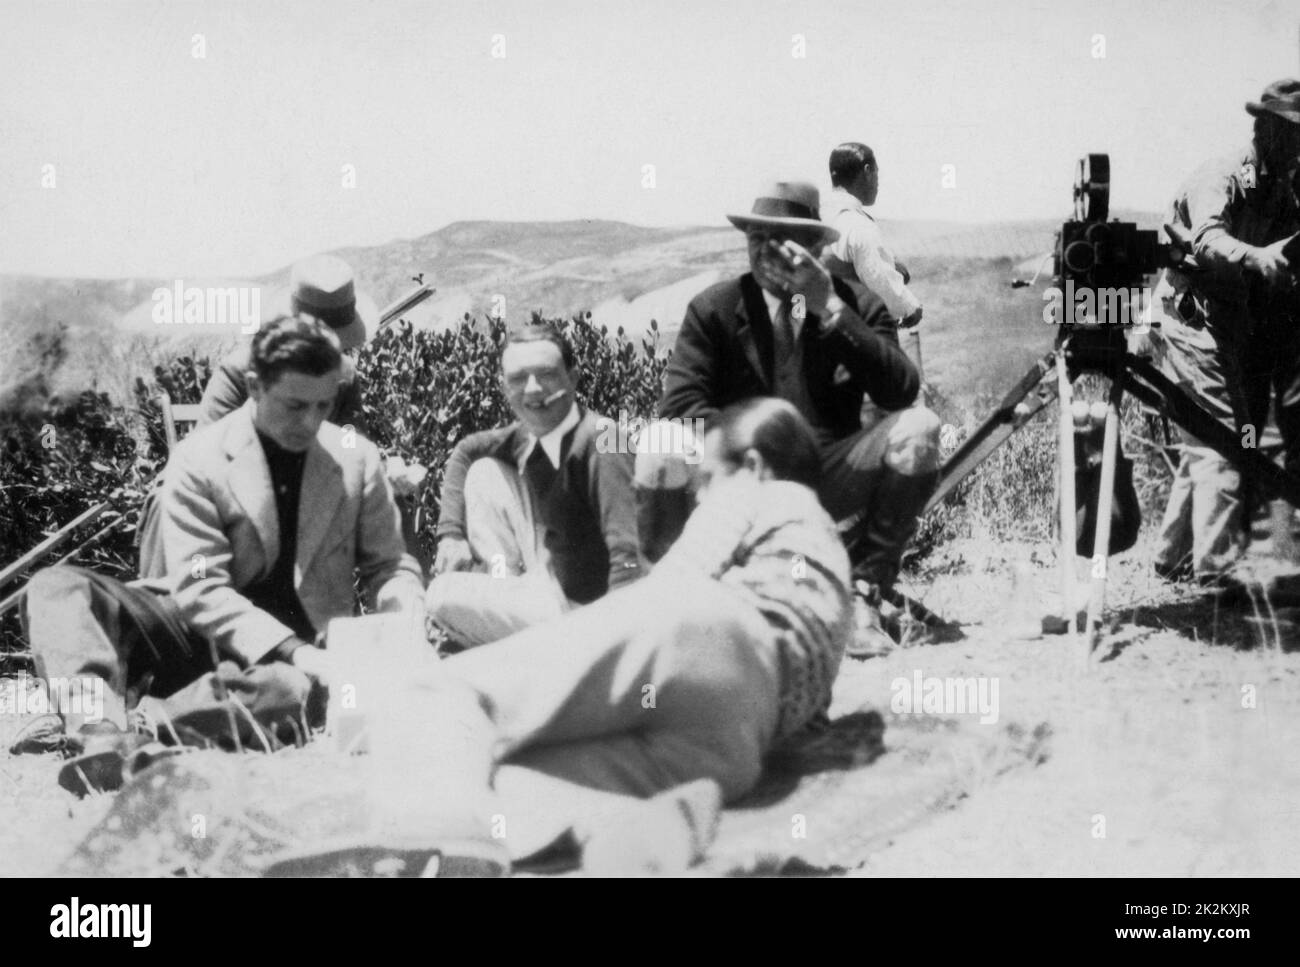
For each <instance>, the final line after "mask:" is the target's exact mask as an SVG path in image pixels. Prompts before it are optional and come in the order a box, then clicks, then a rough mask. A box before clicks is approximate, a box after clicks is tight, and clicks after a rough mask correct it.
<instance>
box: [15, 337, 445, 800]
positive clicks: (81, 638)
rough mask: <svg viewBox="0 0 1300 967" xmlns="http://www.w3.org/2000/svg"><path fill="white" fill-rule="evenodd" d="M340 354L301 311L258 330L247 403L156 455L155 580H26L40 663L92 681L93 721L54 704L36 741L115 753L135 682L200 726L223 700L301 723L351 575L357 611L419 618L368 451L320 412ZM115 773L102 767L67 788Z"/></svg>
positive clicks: (64, 573) (99, 783)
mask: <svg viewBox="0 0 1300 967" xmlns="http://www.w3.org/2000/svg"><path fill="white" fill-rule="evenodd" d="M341 362H342V356H341V353H340V349H339V342H338V338H337V336H335V335H334V334H333V333H332V332H331V331H330V330H329V329H328V328H327V327H326V326H325V325H324V324H322V323H321V322H319V321H318V320H316V319H313V318H307V317H301V316H282V317H280V318H278V319H275V320H274V321H272V322H271V323H269V324H267V325H265V326H263V327H262V329H261V330H260V331H259V332H258V334H257V336H256V337H255V338H254V340H253V345H252V375H251V376H250V379H249V389H250V393H251V398H250V400H249V401H248V402H247V403H246V404H245V405H244V406H243V407H241V408H240V409H239V410H236V411H235V412H233V413H231V414H229V415H228V416H226V417H224V418H223V419H221V420H219V421H218V422H217V423H215V424H213V425H211V426H209V427H205V428H202V429H200V430H197V431H195V432H194V433H192V434H190V436H189V437H187V438H186V439H185V441H184V442H183V443H181V445H180V446H179V447H177V449H176V450H175V452H174V453H173V456H172V459H171V460H170V461H169V463H168V467H167V482H166V485H165V487H164V489H163V492H162V497H161V507H160V513H161V524H162V528H161V529H162V538H163V540H162V545H163V553H164V562H163V565H164V566H163V568H162V571H163V573H164V576H163V577H162V578H161V579H160V580H157V581H154V582H149V583H150V587H143V586H128V585H125V584H122V583H121V582H118V581H114V580H112V579H109V578H105V577H102V576H99V575H96V574H93V573H91V572H89V571H85V570H82V569H80V568H73V567H53V568H49V569H47V570H45V571H43V572H41V573H39V574H37V575H36V576H35V577H34V578H33V579H32V581H31V583H30V585H29V589H28V593H27V599H26V607H25V611H24V619H25V623H26V627H27V631H28V637H29V640H30V641H31V645H32V650H33V652H34V653H35V656H36V660H37V664H38V669H39V670H40V673H41V674H42V675H43V676H46V677H55V678H60V679H63V678H69V679H71V680H74V681H81V682H83V683H84V682H87V681H92V682H93V680H94V679H101V680H102V681H103V682H104V683H105V684H106V686H107V688H106V689H103V688H102V686H101V688H100V693H101V694H103V693H104V692H106V693H107V697H106V700H105V703H104V704H105V707H104V708H103V709H102V719H103V721H102V722H90V723H89V724H88V723H87V721H86V720H87V716H85V715H84V714H83V715H70V714H67V712H66V710H65V714H64V715H63V716H62V719H63V721H62V723H61V724H62V726H63V729H62V731H63V742H62V745H61V746H59V745H58V743H57V742H53V741H51V742H48V743H47V746H46V747H62V748H64V749H65V751H71V752H72V753H83V752H84V753H85V754H86V755H92V754H94V755H97V753H95V752H94V750H93V749H92V748H91V746H93V745H96V744H99V745H104V744H107V745H110V746H111V747H112V749H115V750H117V751H118V752H123V753H124V752H126V751H129V750H130V748H131V747H132V746H134V745H136V744H138V743H136V742H134V741H133V740H134V739H135V738H136V736H134V735H133V734H131V733H129V732H127V731H126V730H127V728H128V710H130V709H131V708H132V707H134V706H135V705H137V704H138V703H140V700H141V699H142V698H144V697H146V696H148V697H149V698H150V705H149V708H150V710H151V711H156V712H161V713H162V714H163V715H165V717H167V718H168V719H171V720H172V721H174V722H176V723H178V724H180V725H181V726H183V727H190V728H192V730H193V731H195V732H197V733H198V734H199V735H200V736H206V737H211V735H212V732H213V731H214V730H215V731H217V732H218V737H219V738H220V737H226V736H223V735H221V734H220V733H221V731H222V728H223V727H224V723H226V722H230V721H235V720H239V716H236V717H235V718H234V719H232V717H231V715H230V714H229V712H230V711H231V710H230V709H229V708H227V707H226V703H225V702H224V701H223V699H225V698H226V696H233V697H235V698H238V699H239V701H240V702H242V703H243V704H244V705H245V707H246V708H247V710H248V711H249V712H251V713H252V717H253V718H255V719H258V720H259V721H260V722H261V723H262V724H263V725H266V726H268V727H269V728H270V729H271V730H272V732H274V731H275V730H276V729H277V728H281V727H284V726H286V725H288V723H289V722H295V723H296V722H297V721H301V719H302V718H303V714H304V712H305V709H306V705H307V700H308V696H309V695H310V694H311V692H312V686H313V684H314V683H319V682H320V681H321V680H322V679H323V678H324V676H325V660H324V652H323V651H322V650H321V649H319V648H317V647H316V646H315V642H316V640H317V636H318V635H319V634H321V633H323V632H324V631H325V630H326V625H327V624H328V622H329V621H330V620H331V619H332V618H337V617H349V616H351V615H353V614H355V613H356V604H357V602H356V594H355V592H354V590H353V587H354V586H353V581H354V577H356V578H359V579H360V584H361V588H362V591H363V593H364V594H365V597H366V603H367V605H368V606H369V607H370V608H372V609H375V610H380V611H405V612H410V613H411V615H412V623H413V625H415V626H418V625H420V624H422V620H423V588H422V585H421V580H420V572H419V566H418V564H417V563H416V562H415V560H414V559H413V558H411V557H410V555H408V554H406V553H405V551H404V549H403V544H402V537H401V533H400V530H399V525H398V513H397V508H396V506H395V505H394V503H393V499H392V491H391V489H390V487H389V484H388V481H387V478H386V477H385V475H384V472H383V468H382V466H381V463H380V456H379V452H378V450H376V448H375V447H374V445H373V444H371V443H370V442H368V441H367V440H365V439H364V438H362V437H359V436H356V435H355V434H353V433H350V432H347V431H345V430H344V429H342V428H340V427H338V426H335V425H334V424H332V423H327V422H325V417H326V415H327V414H328V413H329V412H330V408H331V407H332V406H333V405H334V402H335V397H336V395H337V393H338V390H339V383H340V376H341ZM141 583H142V584H143V583H144V582H141ZM160 592H161V593H160ZM158 699H162V700H163V701H162V702H161V703H158V702H156V701H155V700H158ZM241 714H242V713H241ZM247 717H248V716H243V719H247ZM95 718H96V719H99V718H101V716H99V715H96V716H95ZM78 727H80V728H78ZM88 730H89V734H88ZM56 738H57V737H56ZM91 739H93V741H91ZM127 740H132V741H127ZM37 744H38V745H39V743H37ZM108 758H109V760H110V763H111V761H112V759H113V756H111V755H109V756H108ZM74 761H76V760H74ZM99 761H100V759H98V758H97V759H95V762H99ZM118 765H120V763H118ZM65 771H66V770H65ZM74 771H76V770H74ZM80 771H81V772H85V770H84V769H82V770H80ZM62 781H63V779H62V778H61V782H62ZM115 782H120V773H118V772H115V771H114V769H113V768H111V767H110V768H108V770H107V773H105V774H104V775H99V776H98V777H97V778H94V777H92V779H91V781H90V782H89V783H82V784H81V785H87V784H88V785H91V786H92V787H95V788H106V787H110V786H111V785H112V784H113V783H115ZM69 783H70V784H69ZM69 783H65V785H67V786H68V788H74V787H76V786H78V783H77V782H76V781H74V780H73V779H72V778H71V777H69ZM77 791H81V790H80V789H79V788H78V789H77Z"/></svg>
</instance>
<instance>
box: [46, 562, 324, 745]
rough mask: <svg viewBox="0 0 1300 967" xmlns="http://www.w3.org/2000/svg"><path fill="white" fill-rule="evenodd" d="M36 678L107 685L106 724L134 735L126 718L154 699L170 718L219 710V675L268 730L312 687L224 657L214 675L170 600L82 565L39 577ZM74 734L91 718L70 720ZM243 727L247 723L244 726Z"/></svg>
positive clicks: (298, 676)
mask: <svg viewBox="0 0 1300 967" xmlns="http://www.w3.org/2000/svg"><path fill="white" fill-rule="evenodd" d="M23 623H24V629H25V631H26V634H27V640H28V641H29V642H30V643H31V646H32V651H33V653H34V655H35V657H36V669H37V674H38V675H40V676H41V677H42V678H45V679H46V680H49V679H52V678H54V679H69V680H75V679H84V678H92V679H93V678H98V679H102V680H103V681H104V683H105V688H104V706H105V707H104V709H103V717H104V718H105V719H107V720H108V721H111V722H113V723H115V724H116V725H117V726H119V727H120V728H126V725H127V711H128V709H131V708H134V707H135V706H136V705H137V704H138V703H139V701H140V699H141V698H142V697H144V696H146V695H148V696H151V697H154V698H159V699H168V701H165V702H164V703H162V709H163V710H164V711H165V712H166V713H167V714H168V715H170V716H173V717H175V716H179V715H182V714H184V713H185V712H186V711H188V710H190V709H192V708H194V707H196V706H200V705H203V704H205V703H211V702H212V701H213V700H214V696H215V693H216V691H217V688H218V686H217V685H216V683H214V681H213V678H214V675H216V674H219V675H220V677H221V681H222V683H223V684H224V686H225V690H226V691H227V693H229V694H232V695H234V696H236V697H238V698H239V700H240V701H241V702H242V703H243V704H244V706H245V707H246V708H247V709H248V710H249V712H250V713H251V714H252V715H253V716H254V718H256V719H257V720H258V721H259V722H261V723H262V724H263V725H266V726H269V727H275V726H278V725H280V724H282V723H283V721H284V719H285V718H286V717H300V716H301V713H302V710H303V708H304V706H305V704H306V701H307V695H308V691H309V689H310V683H309V681H308V680H307V677H306V676H305V675H304V674H303V673H302V672H300V671H298V670H297V669H295V668H292V667H291V666H289V665H287V664H285V663H283V662H272V663H269V664H267V665H258V666H255V667H253V668H251V669H245V668H241V667H240V664H241V663H239V662H235V661H231V660H227V659H229V657H230V656H221V657H222V659H223V660H222V662H221V670H220V671H219V672H214V668H213V664H212V654H211V650H210V648H209V646H208V643H207V642H206V641H205V640H204V639H203V638H201V637H200V636H198V635H195V634H193V633H191V632H190V630H189V629H188V628H187V627H186V625H185V622H184V621H183V620H182V619H181V616H180V613H179V611H178V610H177V609H176V606H175V604H174V603H173V602H172V600H171V598H169V597H167V596H165V595H159V594H154V593H153V592H150V591H147V590H144V589H141V588H133V587H130V586H129V585H126V584H123V583H122V582H121V581H117V580H114V579H113V578H109V577H104V576H103V575H99V574H95V573H93V572H92V571H87V570H84V569H82V568H78V567H67V566H57V567H51V568H46V569H45V570H43V571H40V572H38V573H37V574H36V575H35V576H34V577H33V578H32V580H31V582H30V583H29V584H28V586H27V595H26V600H25V602H24V607H23ZM63 717H64V722H65V724H66V727H67V729H68V731H69V732H73V731H75V730H76V729H78V728H79V727H80V726H81V725H82V724H83V722H85V721H87V719H88V717H87V716H86V715H84V714H76V715H69V714H67V713H66V712H65V713H64V716H63ZM241 727H242V726H241Z"/></svg>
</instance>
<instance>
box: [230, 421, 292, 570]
mask: <svg viewBox="0 0 1300 967" xmlns="http://www.w3.org/2000/svg"><path fill="white" fill-rule="evenodd" d="M252 407H253V404H252V402H251V401H250V402H248V403H246V404H245V405H244V407H243V408H242V409H241V410H240V411H239V415H238V417H236V418H235V419H234V420H232V421H231V426H230V431H229V432H228V433H227V434H226V455H227V456H228V457H229V458H230V492H231V493H232V494H233V495H234V498H235V500H236V501H238V503H239V506H240V507H242V508H243V509H244V513H245V514H247V515H248V519H249V520H250V521H252V522H253V527H254V529H255V530H256V531H257V536H258V538H260V539H261V541H262V549H263V551H264V552H265V553H266V568H268V569H269V568H270V566H271V564H272V563H273V562H274V561H275V559H276V556H277V555H278V554H279V553H280V521H279V518H278V517H277V515H276V510H275V494H274V493H272V491H271V470H270V468H269V467H267V465H266V454H265V453H263V452H262V445H261V443H259V442H258V439H257V431H256V430H255V429H254V428H253V409H252Z"/></svg>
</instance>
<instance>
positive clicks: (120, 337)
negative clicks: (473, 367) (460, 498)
mask: <svg viewBox="0 0 1300 967" xmlns="http://www.w3.org/2000/svg"><path fill="white" fill-rule="evenodd" d="M1117 214H1118V215H1120V216H1121V217H1126V218H1130V219H1134V220H1137V221H1139V223H1141V224H1143V225H1145V226H1154V225H1157V224H1158V223H1159V219H1158V217H1157V216H1155V215H1150V214H1144V213H1117ZM1059 224H1060V223H1059V222H1057V221H1048V220H1045V219H1040V220H1035V221H1022V222H1000V223H990V224H980V225H968V224H960V223H955V222H892V221H888V220H886V221H882V223H881V225H882V229H883V230H884V232H885V236H886V238H888V239H889V240H890V243H891V245H892V246H893V247H894V249H895V251H896V252H897V254H898V255H899V257H900V258H903V259H905V260H907V262H908V263H909V267H910V268H911V270H912V274H913V276H914V282H913V284H914V287H915V288H916V290H917V292H918V294H919V295H920V296H921V298H922V299H923V301H924V302H925V303H926V307H927V308H926V317H925V333H926V335H925V337H924V338H925V342H926V347H925V348H926V361H927V362H926V365H927V370H928V372H927V375H928V376H929V378H930V379H931V381H932V382H935V383H936V384H937V385H939V386H940V387H941V388H943V389H944V390H945V392H946V393H948V394H949V395H950V396H954V397H964V396H967V395H970V394H972V393H975V392H978V391H979V390H980V389H982V388H985V387H986V384H987V385H992V386H1000V385H1002V384H1003V383H1004V382H1005V380H1006V379H1008V378H1010V375H1011V374H1012V373H1013V372H1018V370H1019V369H1023V367H1024V365H1027V363H1028V361H1029V360H1030V359H1032V358H1033V357H1034V356H1036V355H1037V354H1038V353H1039V352H1041V351H1042V349H1043V348H1045V346H1046V345H1049V344H1050V341H1051V332H1050V331H1049V330H1047V327H1046V326H1044V325H1043V324H1042V322H1041V304H1040V303H1039V302H1038V301H1037V299H1036V297H1035V296H1034V295H1032V294H1030V293H1027V292H1023V291H1021V292H1012V290H1010V288H1008V287H1007V283H1009V281H1010V279H1011V278H1012V277H1013V276H1016V275H1021V274H1025V275H1027V274H1032V269H1033V266H1034V264H1036V262H1037V261H1038V257H1039V256H1041V255H1042V254H1043V253H1046V252H1048V251H1049V250H1050V248H1051V246H1052V239H1053V235H1054V233H1055V231H1056V229H1057V228H1058V227H1059ZM336 254H338V255H340V256H341V257H343V258H345V259H347V260H348V261H349V262H350V263H351V264H352V265H353V267H354V268H355V269H356V271H357V276H358V280H359V283H360V285H361V287H362V288H363V289H364V290H365V291H367V292H369V293H370V294H371V295H372V296H373V297H374V298H375V300H376V301H377V302H378V303H379V304H380V305H383V304H385V303H387V302H389V301H391V300H392V299H394V298H396V297H397V296H398V295H400V294H401V293H402V292H404V291H405V290H406V289H408V288H409V287H410V285H411V284H412V277H413V276H415V275H417V274H421V273H422V274H423V276H424V279H425V280H426V281H431V282H432V283H433V284H434V285H435V286H437V289H438V291H437V294H436V295H435V296H434V297H433V298H432V299H430V300H429V301H428V302H426V303H425V304H424V305H422V306H420V307H419V308H417V309H416V310H414V311H413V312H412V313H411V315H410V317H409V318H410V319H411V321H412V322H413V323H415V324H416V325H418V326H425V327H432V328H442V327H445V326H448V325H451V324H454V323H455V322H456V321H458V320H460V319H462V318H463V317H464V315H465V314H466V313H470V314H482V313H484V312H486V311H487V310H489V309H491V308H493V307H494V305H495V304H498V300H499V299H504V306H505V311H506V315H507V317H508V318H510V317H519V316H521V315H524V314H526V313H528V312H531V311H533V310H539V311H543V312H545V313H547V314H551V315H567V314H570V313H574V312H581V311H587V310H590V311H592V312H593V316H594V318H595V320H596V322H598V323H603V324H605V325H607V326H608V327H609V328H610V329H611V331H612V330H616V329H618V328H619V327H622V328H623V329H624V330H625V331H626V332H627V333H628V335H630V336H632V337H633V338H639V337H640V335H642V334H643V333H644V332H645V331H646V330H647V329H648V327H649V323H650V320H651V319H655V320H657V321H658V322H659V324H660V328H661V331H662V332H663V333H664V336H665V339H666V340H667V341H669V342H670V341H671V339H672V338H673V336H674V335H675V333H676V330H677V328H678V326H679V325H680V322H681V318H682V315H683V312H684V310H685V308H686V304H687V303H688V302H689V301H690V299H691V297H692V296H693V295H694V294H695V293H697V292H699V291H700V290H702V289H703V288H705V287H706V286H707V285H709V284H711V283H712V282H714V281H716V280H717V279H720V278H725V277H727V276H729V275H734V274H738V273H740V272H742V271H744V269H745V266H746V256H745V250H744V240H743V236H742V235H741V233H740V232H738V231H736V230H735V229H733V228H731V227H730V226H725V225H724V226H721V227H704V226H687V227H678V228H651V227H644V226H636V225H628V224H625V223H622V222H612V221H596V220H580V221H568V222H482V221H475V222H455V223H453V224H451V225H447V226H445V227H444V228H441V229H439V230H437V231H435V232H430V233H429V234H427V235H423V236H420V237H419V238H414V239H398V240H394V241H391V242H388V243H386V244H383V245H377V246H369V247H353V248H344V249H340V250H338V251H337V253H336ZM1026 266H1028V268H1026ZM288 275H289V268H288V266H285V267H283V268H281V269H280V270H278V271H276V272H273V273H270V274H268V275H264V276H261V277H258V278H254V279H244V280H232V279H210V278H187V279H185V280H184V284H185V285H186V286H232V285H257V286H261V287H262V292H263V293H264V298H263V306H264V307H265V306H266V305H267V304H268V302H269V300H270V293H271V291H272V290H274V289H277V288H280V287H283V286H285V285H286V284H287V282H288ZM175 282H176V280H175V279H163V278H156V279H154V278H136V279H117V280H104V279H66V278H45V277H40V276H30V275H26V276H4V275H0V334H3V335H4V338H5V339H6V343H7V344H8V345H10V346H13V345H14V344H15V343H17V344H20V345H21V344H22V343H23V342H24V341H25V340H26V339H29V338H30V337H31V335H32V334H34V333H42V332H49V331H53V330H54V329H59V328H61V329H63V330H64V331H65V332H66V333H67V334H68V335H69V337H70V338H69V339H68V340H67V341H68V342H69V344H71V345H72V346H74V347H78V348H79V349H80V350H81V351H82V352H83V353H84V354H85V355H86V356H87V359H86V360H85V362H86V365H85V366H76V365H74V366H72V368H71V370H70V373H73V374H75V377H71V376H69V378H75V381H76V382H84V381H85V379H87V378H90V379H92V380H95V379H99V378H100V377H103V376H105V375H111V374H104V373H103V372H102V371H100V370H101V367H100V365H99V364H102V362H103V359H104V354H105V352H106V351H109V352H111V353H112V354H113V355H114V356H117V355H120V354H121V352H122V350H121V347H120V344H121V343H122V342H123V341H124V337H125V341H126V342H130V343H136V342H138V341H139V338H140V337H143V338H145V339H146V340H147V341H152V340H153V338H154V337H158V336H162V337H164V339H163V342H164V343H165V344H171V345H173V346H174V345H175V343H176V340H178V339H179V340H180V341H182V342H184V343H187V344H192V345H193V346H194V347H195V351H196V352H201V353H202V352H218V351H220V349H221V346H222V345H223V344H224V343H228V342H230V341H233V340H234V339H236V338H238V332H237V330H236V329H235V328H234V327H231V326H227V327H204V328H199V327H193V326H174V327H160V326H158V325H156V324H155V323H154V322H153V320H152V307H153V303H152V300H151V294H152V293H153V291H154V289H155V288H158V287H171V286H172V285H174V284H175ZM106 347H108V348H107V349H106ZM203 347H208V348H207V349H204V348H203ZM74 354H75V353H74ZM5 358H6V361H5V363H4V369H3V370H0V388H2V387H3V386H6V385H10V384H11V383H13V382H14V380H16V379H20V378H22V376H23V375H24V369H25V368H26V367H28V366H30V365H32V361H31V360H28V359H26V358H25V356H24V353H23V352H18V351H15V352H12V353H8V354H6V357H5ZM74 362H75V361H74ZM87 372H90V373H91V374H92V375H91V376H87V375H86V373H87ZM118 375H120V374H118Z"/></svg>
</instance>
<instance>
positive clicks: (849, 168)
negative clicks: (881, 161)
mask: <svg viewBox="0 0 1300 967" xmlns="http://www.w3.org/2000/svg"><path fill="white" fill-rule="evenodd" d="M868 163H870V164H875V163H876V156H875V154H874V153H873V152H872V150H871V149H870V148H868V147H867V146H866V145H865V144H860V143H858V142H857V141H845V142H844V143H843V144H841V145H839V146H838V147H836V148H835V150H834V151H832V152H831V184H832V185H834V186H835V187H836V188H838V187H840V186H841V185H847V184H848V183H849V182H850V181H852V180H853V179H854V178H856V177H857V176H858V175H860V174H861V173H862V170H863V169H864V168H866V166H867V164H868Z"/></svg>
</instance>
